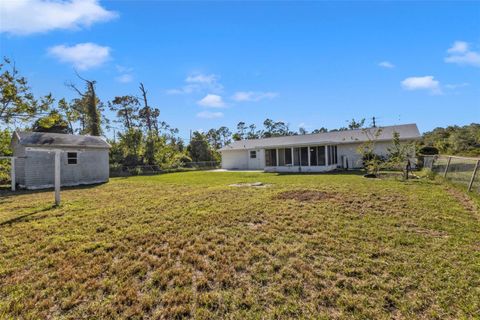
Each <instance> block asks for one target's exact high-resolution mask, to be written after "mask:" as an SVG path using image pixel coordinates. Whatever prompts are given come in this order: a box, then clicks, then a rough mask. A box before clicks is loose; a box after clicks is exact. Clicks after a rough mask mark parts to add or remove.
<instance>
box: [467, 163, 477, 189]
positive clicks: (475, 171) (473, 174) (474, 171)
mask: <svg viewBox="0 0 480 320" xmlns="http://www.w3.org/2000/svg"><path fill="white" fill-rule="evenodd" d="M479 165H480V160H477V163H476V164H475V168H473V173H472V178H471V179H470V183H469V184H468V192H470V191H471V190H472V186H473V181H474V180H475V175H476V174H477V169H478V166H479Z"/></svg>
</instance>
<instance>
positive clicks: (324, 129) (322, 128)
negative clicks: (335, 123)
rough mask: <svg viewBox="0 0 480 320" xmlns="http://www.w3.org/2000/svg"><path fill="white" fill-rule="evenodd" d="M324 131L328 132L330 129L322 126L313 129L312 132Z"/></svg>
mask: <svg viewBox="0 0 480 320" xmlns="http://www.w3.org/2000/svg"><path fill="white" fill-rule="evenodd" d="M323 132H328V129H327V128H325V127H321V128H320V129H315V130H313V131H312V133H323Z"/></svg>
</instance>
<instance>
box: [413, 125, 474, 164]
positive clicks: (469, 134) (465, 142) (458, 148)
mask: <svg viewBox="0 0 480 320" xmlns="http://www.w3.org/2000/svg"><path fill="white" fill-rule="evenodd" d="M420 144H421V145H422V146H431V147H435V148H437V149H438V150H439V151H440V153H442V154H452V155H464V156H479V155H480V124H478V123H472V124H470V125H466V126H462V127H460V126H448V127H446V128H435V129H433V130H432V131H430V132H425V133H424V134H423V137H422V141H421V142H420Z"/></svg>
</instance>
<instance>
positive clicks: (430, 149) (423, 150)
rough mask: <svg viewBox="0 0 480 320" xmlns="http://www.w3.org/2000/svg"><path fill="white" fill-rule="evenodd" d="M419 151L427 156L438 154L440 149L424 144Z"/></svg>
mask: <svg viewBox="0 0 480 320" xmlns="http://www.w3.org/2000/svg"><path fill="white" fill-rule="evenodd" d="M418 153H419V154H423V155H426V156H434V155H436V154H438V149H437V148H435V147H432V146H424V147H422V148H420V149H419V150H418Z"/></svg>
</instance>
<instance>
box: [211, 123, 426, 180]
mask: <svg viewBox="0 0 480 320" xmlns="http://www.w3.org/2000/svg"><path fill="white" fill-rule="evenodd" d="M395 132H397V133H398V134H399V135H400V141H401V142H410V141H413V140H418V139H420V132H419V131H418V128H417V125H416V124H404V125H397V126H387V127H375V128H369V129H356V130H346V131H334V132H325V133H318V134H306V135H297V136H282V137H274V138H265V139H252V140H240V141H235V142H233V143H232V144H230V145H228V146H225V147H223V148H222V149H220V152H221V155H222V168H223V169H229V170H264V171H268V172H323V171H330V170H334V169H336V168H345V169H347V168H360V167H361V166H362V159H361V155H360V154H359V153H358V152H357V149H358V147H359V146H360V145H361V144H362V143H364V142H366V141H368V140H369V139H372V137H374V136H376V138H375V141H376V143H375V153H376V154H378V155H386V154H387V152H388V151H387V149H388V147H390V146H391V145H392V138H393V134H394V133H395ZM377 133H378V134H377Z"/></svg>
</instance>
